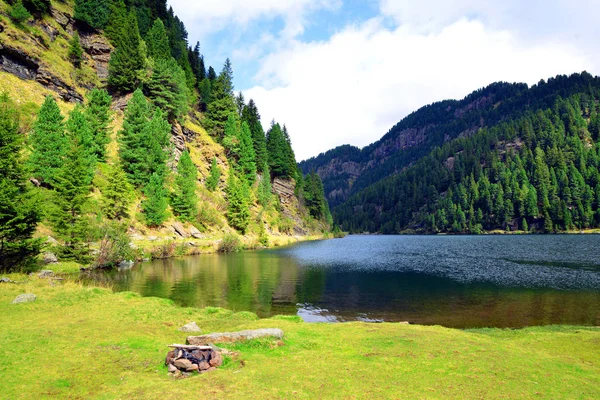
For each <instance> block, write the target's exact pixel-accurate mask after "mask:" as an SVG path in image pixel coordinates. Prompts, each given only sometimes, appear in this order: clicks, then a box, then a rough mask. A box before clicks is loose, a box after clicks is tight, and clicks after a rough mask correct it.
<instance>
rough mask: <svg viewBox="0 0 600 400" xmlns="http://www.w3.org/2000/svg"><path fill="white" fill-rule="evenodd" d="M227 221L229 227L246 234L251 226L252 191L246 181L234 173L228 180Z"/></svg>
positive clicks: (231, 173)
mask: <svg viewBox="0 0 600 400" xmlns="http://www.w3.org/2000/svg"><path fill="white" fill-rule="evenodd" d="M226 192H227V221H228V222H229V225H230V226H232V227H233V228H235V229H237V230H238V231H240V232H241V233H242V234H245V233H246V229H247V228H248V225H249V224H250V189H249V187H248V182H246V180H245V179H243V178H242V179H240V178H238V177H237V176H236V174H235V172H234V171H230V172H229V177H228V179H227V190H226Z"/></svg>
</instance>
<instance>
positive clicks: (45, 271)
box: [38, 269, 54, 279]
mask: <svg viewBox="0 0 600 400" xmlns="http://www.w3.org/2000/svg"><path fill="white" fill-rule="evenodd" d="M53 276H54V271H52V270H49V269H43V270H41V271H40V272H39V273H38V277H39V278H42V279H48V278H52V277H53Z"/></svg>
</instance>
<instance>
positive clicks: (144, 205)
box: [0, 0, 331, 269]
mask: <svg viewBox="0 0 600 400" xmlns="http://www.w3.org/2000/svg"><path fill="white" fill-rule="evenodd" d="M218 70H219V72H218V73H217V71H216V70H215V69H214V68H213V67H211V66H207V65H205V64H204V58H203V56H202V54H201V51H200V44H199V43H196V44H195V45H193V46H190V43H188V34H187V31H186V28H185V26H184V24H183V23H182V22H181V20H180V19H179V18H178V17H177V16H176V15H175V14H174V12H173V9H172V8H168V7H167V4H166V1H150V0H148V1H145V0H141V1H123V0H112V1H103V0H75V1H74V2H71V1H67V2H62V1H49V0H36V1H29V0H26V1H22V0H16V1H11V2H8V3H7V2H5V1H0V93H2V96H1V98H0V154H3V157H2V160H0V197H1V199H2V202H1V206H0V207H1V210H0V215H1V220H0V268H4V269H6V268H16V267H19V266H22V265H25V264H27V263H30V262H31V261H33V260H35V258H36V257H37V255H38V253H39V252H40V251H42V250H46V251H48V250H50V251H52V252H53V253H55V254H56V255H58V257H59V258H60V259H62V260H74V261H77V262H80V263H84V264H85V263H93V264H94V265H97V266H104V265H111V264H115V263H118V262H120V261H123V260H131V259H134V258H138V259H139V258H145V257H165V256H170V255H173V254H189V253H194V252H201V251H210V250H211V249H214V248H216V247H217V246H218V247H219V248H221V249H223V250H231V249H237V248H240V247H241V246H245V247H257V246H268V245H269V243H270V242H271V241H275V242H276V243H279V242H281V240H279V239H278V238H285V237H290V236H292V235H311V234H323V232H326V231H327V230H329V229H330V223H331V215H330V213H329V208H328V207H327V202H326V201H325V199H324V194H323V187H322V184H321V181H320V179H319V177H318V176H317V175H316V174H309V175H308V176H307V179H306V180H305V179H304V176H303V175H302V173H301V172H299V170H298V168H297V165H296V160H295V155H294V152H293V149H292V143H291V140H290V136H289V134H288V132H287V129H286V128H285V126H284V125H283V126H282V125H280V124H278V123H276V122H273V123H272V125H271V127H270V129H269V130H268V131H267V132H266V133H265V132H264V131H263V127H262V124H261V121H260V113H259V110H258V108H257V106H256V104H255V103H254V102H253V101H252V100H249V101H246V99H244V97H243V94H242V93H236V92H235V91H234V85H233V67H232V64H231V62H230V61H229V59H227V60H225V61H224V63H223V66H222V67H220V68H218ZM239 235H242V236H239Z"/></svg>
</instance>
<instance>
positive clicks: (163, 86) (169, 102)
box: [144, 57, 189, 120]
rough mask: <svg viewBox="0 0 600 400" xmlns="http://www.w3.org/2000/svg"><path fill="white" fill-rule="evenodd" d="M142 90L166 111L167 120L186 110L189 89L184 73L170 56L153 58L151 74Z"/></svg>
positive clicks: (179, 115)
mask: <svg viewBox="0 0 600 400" xmlns="http://www.w3.org/2000/svg"><path fill="white" fill-rule="evenodd" d="M144 92H145V93H146V95H147V96H148V97H149V98H150V99H151V100H152V102H153V103H154V104H155V105H156V106H157V107H160V108H161V109H162V110H163V111H164V112H165V113H167V116H168V118H169V120H173V119H177V118H179V117H181V116H182V115H184V114H185V113H186V112H187V109H188V97H189V91H188V87H187V84H186V78H185V73H184V72H183V70H182V69H181V67H180V66H179V65H178V64H177V62H176V61H175V59H173V58H172V57H169V58H167V59H165V58H158V59H156V60H155V62H154V67H153V71H152V75H151V76H150V79H149V80H148V82H147V83H146V85H144Z"/></svg>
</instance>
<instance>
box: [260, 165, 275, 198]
mask: <svg viewBox="0 0 600 400" xmlns="http://www.w3.org/2000/svg"><path fill="white" fill-rule="evenodd" d="M262 170H263V172H262V177H261V179H260V182H259V184H258V195H257V197H258V203H259V204H260V205H261V206H263V207H265V208H267V207H269V204H270V203H271V199H272V198H273V195H272V194H271V174H270V172H269V166H268V165H265V166H263V168H262Z"/></svg>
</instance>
